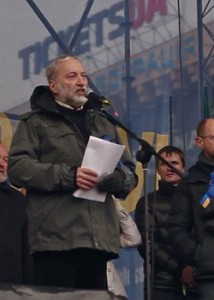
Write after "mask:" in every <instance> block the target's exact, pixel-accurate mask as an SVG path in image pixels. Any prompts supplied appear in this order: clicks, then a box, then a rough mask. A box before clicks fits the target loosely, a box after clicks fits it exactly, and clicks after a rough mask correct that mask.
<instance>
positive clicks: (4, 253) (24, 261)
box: [0, 144, 32, 284]
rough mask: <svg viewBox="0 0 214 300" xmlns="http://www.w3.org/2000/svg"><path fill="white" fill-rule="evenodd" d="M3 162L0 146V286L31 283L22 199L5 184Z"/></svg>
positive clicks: (3, 149) (30, 265)
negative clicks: (1, 284) (0, 284)
mask: <svg viewBox="0 0 214 300" xmlns="http://www.w3.org/2000/svg"><path fill="white" fill-rule="evenodd" d="M7 163H8V152H7V149H6V148H5V146H4V145H2V144H0V283H9V284H32V281H31V279H32V274H31V271H32V264H31V259H30V253H29V245H28V234H27V228H28V220H27V215H26V211H25V206H26V199H25V197H24V196H23V195H22V193H21V192H19V191H18V190H16V189H15V188H14V187H12V186H11V185H10V184H9V181H8V177H7Z"/></svg>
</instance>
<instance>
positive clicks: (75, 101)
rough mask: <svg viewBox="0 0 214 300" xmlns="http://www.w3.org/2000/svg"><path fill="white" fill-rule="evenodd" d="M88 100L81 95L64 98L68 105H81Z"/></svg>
mask: <svg viewBox="0 0 214 300" xmlns="http://www.w3.org/2000/svg"><path fill="white" fill-rule="evenodd" d="M87 101H88V99H87V98H86V97H84V96H82V97H75V98H73V99H66V101H65V103H66V104H68V105H70V106H71V107H77V108H78V107H81V106H83V105H84V104H85V103H86V102H87Z"/></svg>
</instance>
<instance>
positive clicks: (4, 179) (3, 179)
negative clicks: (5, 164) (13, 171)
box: [0, 175, 7, 183]
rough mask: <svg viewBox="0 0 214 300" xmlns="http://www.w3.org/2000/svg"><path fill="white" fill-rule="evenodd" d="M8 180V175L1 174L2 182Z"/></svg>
mask: <svg viewBox="0 0 214 300" xmlns="http://www.w3.org/2000/svg"><path fill="white" fill-rule="evenodd" d="M6 180H7V177H5V176H3V175H0V183H1V182H4V181H6Z"/></svg>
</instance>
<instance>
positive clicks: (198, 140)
mask: <svg viewBox="0 0 214 300" xmlns="http://www.w3.org/2000/svg"><path fill="white" fill-rule="evenodd" d="M195 143H196V145H197V146H198V147H199V148H201V149H203V148H204V140H203V139H202V138H201V137H199V136H196V138H195Z"/></svg>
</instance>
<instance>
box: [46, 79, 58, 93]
mask: <svg viewBox="0 0 214 300" xmlns="http://www.w3.org/2000/svg"><path fill="white" fill-rule="evenodd" d="M48 84H49V88H50V90H51V92H52V93H53V94H56V93H57V87H56V82H55V81H54V80H49V81H48Z"/></svg>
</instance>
